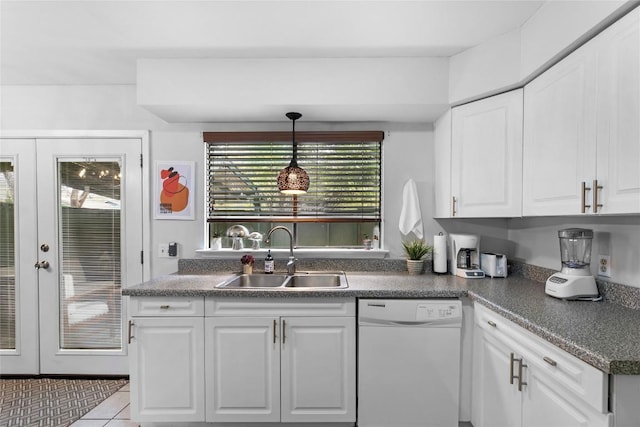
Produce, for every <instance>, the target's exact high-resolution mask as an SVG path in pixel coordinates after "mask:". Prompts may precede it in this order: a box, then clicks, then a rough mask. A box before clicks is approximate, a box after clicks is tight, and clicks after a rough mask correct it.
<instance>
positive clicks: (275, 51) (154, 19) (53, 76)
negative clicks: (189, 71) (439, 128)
mask: <svg viewBox="0 0 640 427" xmlns="http://www.w3.org/2000/svg"><path fill="white" fill-rule="evenodd" d="M542 3H543V2H542V1H515V0H511V1H481V0H475V1H398V0H387V1H366V0H365V1H349V0H333V1H332V0H325V1H303V0H288V1H270V0H258V1H243V0H236V1H217V0H212V1H152V0H147V1H97V0H83V1H24V0H23V1H8V0H3V1H0V25H1V26H0V61H1V64H0V65H1V68H0V73H1V74H0V80H1V83H2V84H4V85H40V84H43V85H49V84H60V85H85V84H136V60H137V59H139V58H350V57H443V56H444V57H446V56H451V55H454V54H456V53H459V52H461V51H464V50H465V49H468V48H470V47H473V46H475V45H477V44H480V43H482V42H484V41H486V40H489V39H491V38H493V37H496V36H498V35H500V34H503V33H505V32H508V31H510V30H513V29H515V28H518V27H520V26H521V25H522V24H523V23H524V22H526V21H527V19H528V18H529V17H531V16H532V15H533V14H534V13H535V12H536V11H537V10H538V8H539V7H540V6H541V4H542Z"/></svg>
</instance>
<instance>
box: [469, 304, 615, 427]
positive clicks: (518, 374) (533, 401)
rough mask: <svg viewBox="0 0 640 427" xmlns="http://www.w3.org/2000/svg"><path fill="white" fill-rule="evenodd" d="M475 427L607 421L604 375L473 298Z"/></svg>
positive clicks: (603, 425) (604, 426)
mask: <svg viewBox="0 0 640 427" xmlns="http://www.w3.org/2000/svg"><path fill="white" fill-rule="evenodd" d="M474 312H475V326H474V349H473V352H474V367H473V399H474V401H473V408H472V423H473V425H474V427H501V426H504V427H518V426H522V427H574V426H575V427H578V426H581V427H608V426H610V425H611V422H612V416H611V414H610V413H608V404H607V396H608V377H607V375H605V374H604V373H603V372H601V371H599V370H598V369H596V368H594V367H592V366H590V365H588V364H586V363H584V362H582V361H581V360H579V359H577V358H575V357H574V356H571V355H570V354H568V353H566V352H564V351H562V350H560V349H558V348H557V347H555V346H553V345H551V344H549V343H548V342H545V341H543V340H542V339H540V338H538V337H536V336H534V335H533V334H531V333H529V332H528V331H525V330H524V329H523V328H521V327H519V326H517V325H515V324H514V323H512V322H510V321H509V320H507V319H505V318H503V317H502V316H500V315H498V314H496V313H494V312H492V311H491V310H489V309H487V308H485V307H483V306H481V305H479V304H476V305H475V309H474Z"/></svg>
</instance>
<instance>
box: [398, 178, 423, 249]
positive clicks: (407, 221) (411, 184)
mask: <svg viewBox="0 0 640 427" xmlns="http://www.w3.org/2000/svg"><path fill="white" fill-rule="evenodd" d="M400 231H401V232H402V234H409V233H410V232H412V231H413V234H415V235H416V237H417V238H418V239H422V236H424V232H423V229H422V212H421V211H420V200H418V190H417V188H416V183H415V181H414V180H413V179H409V180H408V181H407V183H406V184H405V185H404V190H403V192H402V211H401V212H400Z"/></svg>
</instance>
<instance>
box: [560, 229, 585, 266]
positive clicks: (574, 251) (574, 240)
mask: <svg viewBox="0 0 640 427" xmlns="http://www.w3.org/2000/svg"><path fill="white" fill-rule="evenodd" d="M558 237H559V238H560V259H561V261H562V272H563V273H566V274H578V275H583V274H587V275H589V274H591V272H590V270H589V264H591V240H592V239H593V231H592V230H588V229H585V228H567V229H565V230H559V231H558Z"/></svg>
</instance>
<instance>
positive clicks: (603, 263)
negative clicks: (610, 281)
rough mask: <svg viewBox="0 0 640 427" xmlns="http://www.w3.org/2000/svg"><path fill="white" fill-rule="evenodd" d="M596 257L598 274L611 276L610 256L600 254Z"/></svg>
mask: <svg viewBox="0 0 640 427" xmlns="http://www.w3.org/2000/svg"><path fill="white" fill-rule="evenodd" d="M598 259H599V260H598V276H603V277H611V257H610V256H609V255H600V256H599V257H598Z"/></svg>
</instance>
